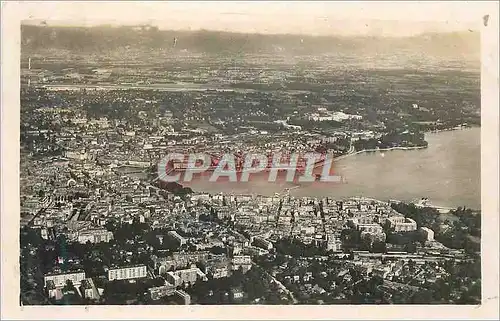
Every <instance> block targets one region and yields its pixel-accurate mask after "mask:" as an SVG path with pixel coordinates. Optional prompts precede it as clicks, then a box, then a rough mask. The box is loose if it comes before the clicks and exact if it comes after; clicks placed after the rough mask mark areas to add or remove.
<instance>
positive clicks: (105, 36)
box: [21, 25, 480, 60]
mask: <svg viewBox="0 0 500 321" xmlns="http://www.w3.org/2000/svg"><path fill="white" fill-rule="evenodd" d="M21 30H22V32H21V34H22V50H23V53H31V52H37V51H40V50H47V49H62V50H69V51H72V52H78V53H83V52H87V53H88V52H95V53H97V52H102V51H108V52H109V51H116V50H124V49H127V50H138V49H146V48H147V49H151V50H156V51H158V50H162V51H165V52H172V51H189V52H193V53H216V54H223V53H231V54H235V53H241V54H244V53H248V54H250V53H253V54H256V53H260V54H265V53H281V54H292V55H311V54H325V53H329V54H332V53H346V54H347V53H352V54H360V55H367V54H368V55H370V54H377V55H382V54H387V53H390V52H410V53H414V54H416V55H426V56H437V57H442V58H449V57H461V58H463V59H465V60H478V59H479V52H480V51H479V49H480V46H479V41H480V38H479V33H478V32H472V31H465V32H454V33H442V34H422V35H419V36H413V37H398V38H396V37H394V38H390V37H367V36H359V37H352V36H351V37H341V36H303V35H262V34H241V33H229V32H218V31H204V30H201V31H169V30H159V29H158V28H157V27H151V26H140V27H130V26H127V27H111V26H98V27H86V28H83V27H81V28H80V27H53V26H33V25H23V26H22V27H21ZM175 39H176V40H175ZM174 42H175V44H174Z"/></svg>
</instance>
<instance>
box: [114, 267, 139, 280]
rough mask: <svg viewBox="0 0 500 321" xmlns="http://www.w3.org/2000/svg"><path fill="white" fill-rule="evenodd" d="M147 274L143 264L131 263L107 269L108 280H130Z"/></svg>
mask: <svg viewBox="0 0 500 321" xmlns="http://www.w3.org/2000/svg"><path fill="white" fill-rule="evenodd" d="M146 276H147V269H146V266H145V265H133V266H127V267H119V268H112V269H109V270H108V280H109V281H113V280H130V279H138V278H144V277H146Z"/></svg>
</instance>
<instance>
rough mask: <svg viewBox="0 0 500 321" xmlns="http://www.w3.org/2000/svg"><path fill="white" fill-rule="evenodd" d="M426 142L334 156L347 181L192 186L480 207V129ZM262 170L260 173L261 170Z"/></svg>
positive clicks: (440, 135) (437, 136) (429, 138)
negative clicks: (413, 146) (416, 146)
mask: <svg viewBox="0 0 500 321" xmlns="http://www.w3.org/2000/svg"><path fill="white" fill-rule="evenodd" d="M426 140H427V141H428V142H429V146H428V148H425V149H415V150H392V151H386V152H370V153H361V154H356V155H351V156H349V157H346V158H343V159H341V160H338V161H337V162H336V163H335V164H334V170H335V171H336V172H337V173H338V174H340V175H342V176H343V177H344V178H345V180H346V182H345V183H306V184H292V183H286V182H282V183H269V182H267V181H266V178H265V177H266V176H265V174H263V175H264V178H263V179H258V178H257V177H256V178H255V179H251V181H250V182H248V183H229V182H226V183H222V182H219V183H210V182H208V181H207V180H197V181H193V182H191V183H190V184H189V185H188V184H186V186H190V187H191V188H192V189H193V190H195V191H200V192H201V191H204V192H210V193H219V192H224V193H237V194H244V193H255V194H262V195H272V194H274V193H277V192H283V191H284V189H285V188H289V187H294V188H293V189H292V190H291V191H290V194H291V195H294V196H315V197H332V198H336V199H342V198H347V197H352V196H364V197H370V198H375V199H380V200H389V199H397V200H403V201H412V200H416V199H419V198H421V197H428V198H429V200H430V202H431V203H432V204H433V205H438V206H445V207H458V206H466V207H470V208H473V209H480V208H481V146H480V141H481V129H480V128H478V127H476V128H468V129H462V130H454V131H444V132H439V133H428V134H426ZM259 175H260V174H259Z"/></svg>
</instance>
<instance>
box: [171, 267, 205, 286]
mask: <svg viewBox="0 0 500 321" xmlns="http://www.w3.org/2000/svg"><path fill="white" fill-rule="evenodd" d="M165 277H166V280H167V282H169V283H171V284H173V285H174V286H176V287H177V286H180V285H181V284H182V283H189V284H193V283H195V282H196V281H198V280H199V279H201V280H203V281H206V280H207V276H206V275H205V273H203V272H202V271H201V270H200V269H199V268H196V267H192V268H189V269H184V270H177V271H169V272H167V274H166V276H165Z"/></svg>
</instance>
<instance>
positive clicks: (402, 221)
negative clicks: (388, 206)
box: [387, 216, 417, 232]
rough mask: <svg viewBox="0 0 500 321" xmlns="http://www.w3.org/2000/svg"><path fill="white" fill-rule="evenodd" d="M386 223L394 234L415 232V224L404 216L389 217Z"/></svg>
mask: <svg viewBox="0 0 500 321" xmlns="http://www.w3.org/2000/svg"><path fill="white" fill-rule="evenodd" d="M387 223H388V224H389V227H390V228H391V229H392V230H393V231H394V232H411V231H416V230H417V223H416V222H415V221H414V220H412V219H411V218H407V217H404V216H393V217H389V218H388V219H387Z"/></svg>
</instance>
